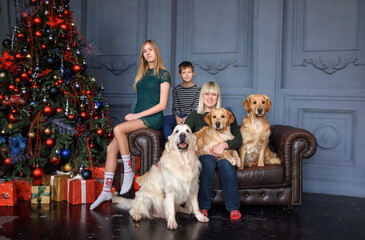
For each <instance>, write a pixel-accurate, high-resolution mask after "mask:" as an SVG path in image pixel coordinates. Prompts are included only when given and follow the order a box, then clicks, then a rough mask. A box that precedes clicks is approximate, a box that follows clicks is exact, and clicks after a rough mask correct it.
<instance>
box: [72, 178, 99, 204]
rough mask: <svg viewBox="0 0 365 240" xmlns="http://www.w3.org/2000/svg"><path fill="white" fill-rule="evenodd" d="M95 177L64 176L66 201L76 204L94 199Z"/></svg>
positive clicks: (90, 201) (91, 201)
mask: <svg viewBox="0 0 365 240" xmlns="http://www.w3.org/2000/svg"><path fill="white" fill-rule="evenodd" d="M95 199H96V197H95V179H89V180H80V179H79V178H66V201H67V202H69V203H71V204H73V205H76V204H83V203H93V202H94V201H95Z"/></svg>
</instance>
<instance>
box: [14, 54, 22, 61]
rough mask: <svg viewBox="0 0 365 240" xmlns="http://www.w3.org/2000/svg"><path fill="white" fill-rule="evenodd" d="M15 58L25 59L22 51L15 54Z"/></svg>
mask: <svg viewBox="0 0 365 240" xmlns="http://www.w3.org/2000/svg"><path fill="white" fill-rule="evenodd" d="M15 59H16V60H19V61H20V60H22V59H23V54H21V53H16V54H15Z"/></svg>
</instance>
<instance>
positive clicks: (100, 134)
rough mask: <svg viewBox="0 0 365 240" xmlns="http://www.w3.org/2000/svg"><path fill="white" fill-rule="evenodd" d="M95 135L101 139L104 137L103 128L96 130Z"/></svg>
mask: <svg viewBox="0 0 365 240" xmlns="http://www.w3.org/2000/svg"><path fill="white" fill-rule="evenodd" d="M96 133H97V134H98V135H99V136H100V137H102V136H104V134H105V130H104V128H99V129H98V130H96Z"/></svg>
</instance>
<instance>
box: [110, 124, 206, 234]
mask: <svg viewBox="0 0 365 240" xmlns="http://www.w3.org/2000/svg"><path fill="white" fill-rule="evenodd" d="M195 151H196V137H195V136H194V134H193V133H192V132H191V129H190V128H189V126H188V125H177V126H176V127H175V129H174V131H173V133H172V135H171V136H169V138H168V142H167V143H166V146H165V151H164V152H163V154H162V156H161V159H160V162H161V168H159V167H157V166H156V165H153V166H152V168H151V170H150V171H149V172H147V173H146V174H145V175H143V176H142V178H143V183H140V184H141V187H140V189H139V191H138V192H137V193H136V196H135V198H134V199H126V198H122V197H117V196H114V197H113V199H112V201H113V203H116V204H118V207H120V208H123V209H128V210H129V214H130V215H131V217H132V218H133V220H135V221H139V220H141V219H142V218H152V217H157V218H165V219H166V220H167V227H168V228H169V229H176V228H177V222H176V219H175V214H176V212H178V211H179V212H183V213H187V214H192V213H193V214H194V215H195V217H196V218H197V219H198V221H200V222H208V221H209V219H208V218H207V217H205V216H204V215H203V214H202V213H201V212H200V209H199V205H198V190H199V173H200V169H201V163H200V161H199V160H198V157H197V156H196V154H195ZM140 182H141V181H140ZM182 204H185V206H184V208H183V207H181V205H182Z"/></svg>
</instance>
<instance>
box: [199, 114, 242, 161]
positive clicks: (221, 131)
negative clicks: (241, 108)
mask: <svg viewBox="0 0 365 240" xmlns="http://www.w3.org/2000/svg"><path fill="white" fill-rule="evenodd" d="M204 121H205V122H206V123H207V124H208V125H209V126H205V127H203V128H202V129H200V130H199V131H197V132H196V133H194V134H195V136H196V144H197V145H198V150H197V152H196V153H197V155H198V156H202V155H204V154H211V152H210V148H211V147H213V146H214V145H216V144H219V143H222V142H225V141H227V140H232V139H233V138H234V136H233V135H232V133H231V124H232V123H233V121H234V116H233V114H232V113H231V112H230V111H228V110H227V109H224V108H218V109H213V110H212V111H210V112H209V113H208V114H207V115H206V116H205V118H204ZM221 159H227V160H228V161H229V162H230V163H231V164H232V165H233V166H235V165H237V166H238V167H239V166H240V158H239V156H238V153H237V151H236V150H224V152H223V154H222V156H221V157H219V158H218V159H217V160H221Z"/></svg>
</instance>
